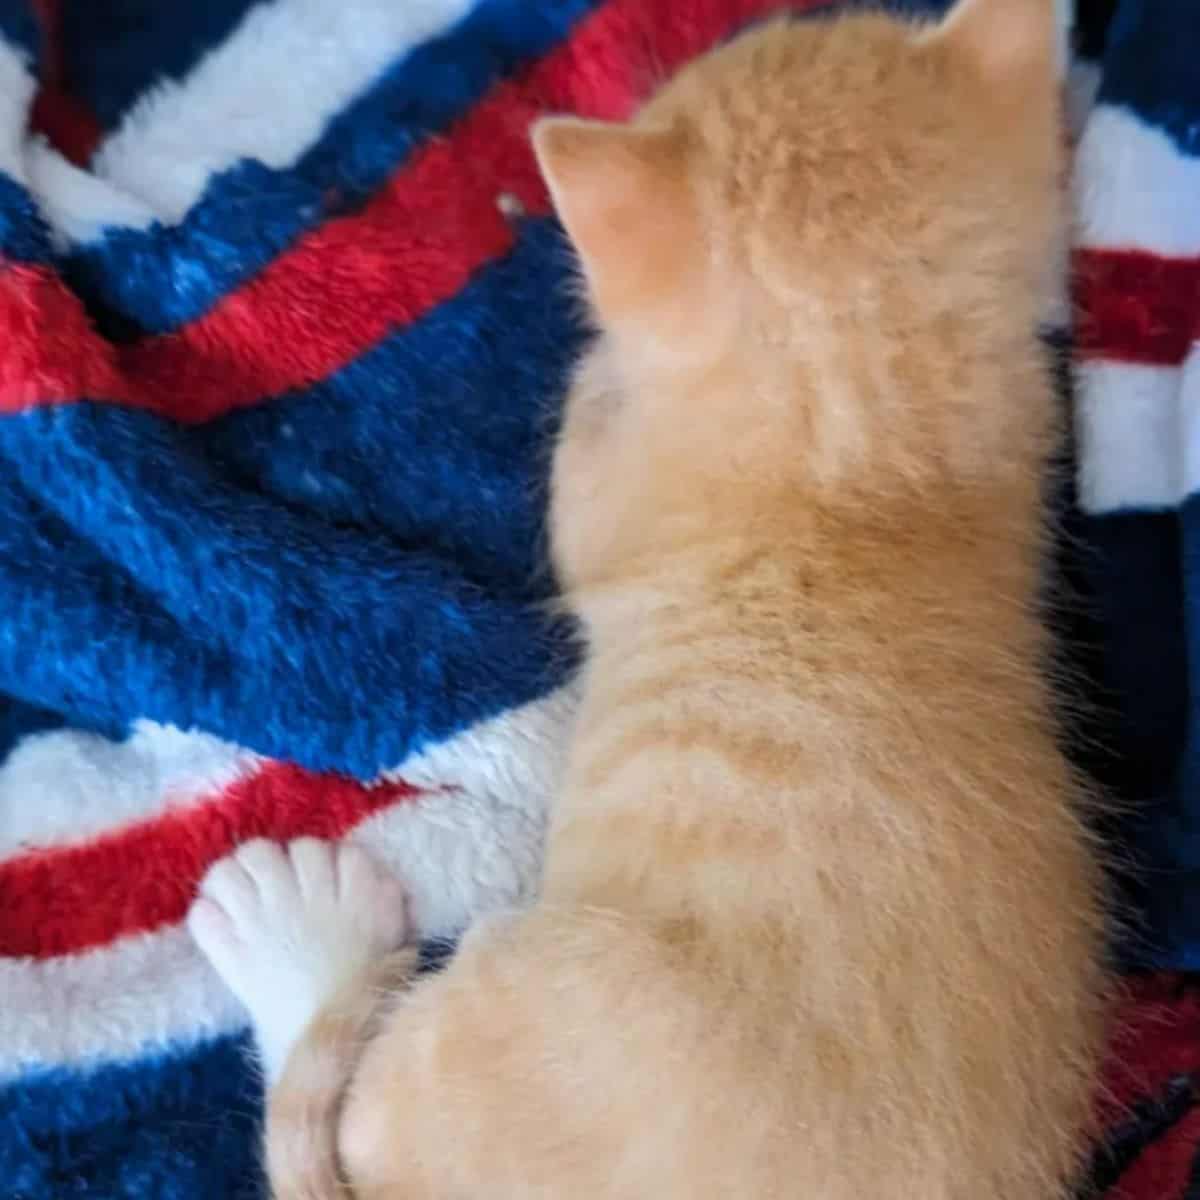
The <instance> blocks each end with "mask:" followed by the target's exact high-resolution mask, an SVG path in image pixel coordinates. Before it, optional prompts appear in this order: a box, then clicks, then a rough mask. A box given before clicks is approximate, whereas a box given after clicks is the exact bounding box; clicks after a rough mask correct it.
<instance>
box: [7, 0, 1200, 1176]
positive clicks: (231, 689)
mask: <svg viewBox="0 0 1200 1200" xmlns="http://www.w3.org/2000/svg"><path fill="white" fill-rule="evenodd" d="M780 6H781V5H780V2H779V0H405V2H403V3H400V2H397V0H338V2H336V3H334V2H333V0H258V2H254V0H179V2H178V3H171V4H163V3H158V2H155V0H0V1194H2V1195H4V1196H5V1197H12V1198H14V1200H18V1198H19V1200H69V1198H71V1197H94V1198H96V1200H101V1198H102V1200H148V1198H150V1197H155V1198H157V1197H162V1198H167V1200H201V1198H204V1200H223V1198H225V1197H231V1198H232V1197H250V1196H254V1195H258V1194H259V1193H260V1189H261V1186H262V1180H261V1174H260V1171H259V1166H258V1158H257V1155H256V1151H255V1145H254V1131H255V1127H256V1123H257V1120H258V1117H259V1111H260V1101H261V1097H260V1095H259V1089H258V1084H257V1082H256V1079H255V1076H254V1072H253V1069H252V1068H251V1066H250V1065H249V1064H248V1062H247V1056H246V1040H245V1021H244V1014H243V1013H242V1012H241V1011H240V1010H239V1008H238V1007H237V1005H236V1003H235V1002H234V1001H233V999H232V998H231V997H230V996H229V995H228V994H227V993H225V991H224V990H223V989H222V987H221V986H220V985H219V983H218V982H217V980H216V979H215V978H214V977H213V976H212V975H211V974H210V973H209V971H208V970H207V969H206V967H205V966H204V965H203V964H202V963H201V962H200V961H199V959H198V958H197V956H196V954H195V953H194V951H193V950H192V948H191V946H190V944H189V943H188V940H187V938H186V937H185V935H184V934H183V932H182V930H181V928H180V920H181V918H182V916H183V914H184V912H185V910H186V907H187V905H188V903H189V900H190V898H191V896H192V894H193V891H194V889H195V885H196V882H197V880H198V879H199V877H200V876H201V874H202V873H203V871H204V870H205V869H206V867H207V866H208V865H209V864H210V863H211V862H212V861H214V860H215V859H216V858H217V857H219V856H221V855H222V854H224V853H226V852H228V850H229V849H230V848H231V847H233V846H234V845H236V844H237V843H238V842H239V841H241V840H243V839H246V838H248V837H252V836H264V835H265V836H271V837H276V838H288V837H294V836H297V835H300V834H315V835H318V836H322V837H353V838H356V839H359V840H361V841H362V842H363V843H364V844H366V845H367V846H369V847H370V848H371V849H372V850H373V851H374V852H375V853H377V854H378V855H380V856H381V857H382V858H384V859H385V860H386V861H387V862H389V863H390V864H392V865H393V866H394V867H396V868H397V869H398V870H399V871H400V872H401V873H402V874H403V875H404V877H405V878H406V880H407V881H408V882H409V884H410V886H411V888H412V890H413V893H414V903H415V911H416V916H417V918H418V920H419V923H420V925H421V928H422V929H423V931H424V932H425V934H426V936H427V938H428V939H429V943H428V945H429V950H430V953H431V956H436V954H437V953H438V952H439V947H444V946H445V945H446V944H447V942H448V941H450V940H452V939H453V937H454V935H455V934H456V933H457V932H458V931H459V930H461V929H462V928H463V927H464V925H466V924H467V922H468V921H469V920H470V919H471V918H472V916H473V915H474V914H476V913H478V912H480V911H483V910H486V909H488V908H490V907H494V906H496V905H500V904H507V903H512V902H520V901H522V900H523V899H525V898H527V897H528V896H530V895H531V894H532V892H533V890H534V889H535V888H536V879H537V870H538V858H539V852H540V846H541V836H542V828H543V818H544V813H545V807H546V803H547V792H548V790H549V781H550V779H551V778H552V775H553V763H554V756H555V753H556V750H557V748H558V747H559V746H560V745H561V741H562V732H563V727H564V723H565V722H566V721H567V720H568V718H569V714H570V709H571V700H572V693H571V683H570V680H571V674H572V667H573V661H572V657H571V652H570V649H569V640H568V639H567V638H565V637H564V631H563V630H562V629H560V628H557V627H555V626H554V625H553V624H551V623H550V622H549V621H548V620H547V619H546V618H545V616H544V607H543V606H542V605H541V603H540V602H541V601H543V600H544V599H545V598H546V597H547V595H548V594H549V593H550V591H551V589H552V581H551V579H550V578H549V577H548V575H547V572H546V570H545V568H544V566H543V560H544V553H543V550H544V547H543V542H542V530H541V516H542V508H543V497H544V490H545V482H546V479H545V477H546V465H547V455H546V446H547V441H548V439H549V438H550V436H552V434H553V429H554V423H555V419H556V404H557V400H558V397H559V396H560V394H561V390H562V384H563V379H564V373H565V371H566V370H567V369H568V366H569V363H570V361H571V359H572V357H573V355H574V354H575V352H576V350H577V348H578V345H579V338H580V330H579V328H578V326H577V323H576V321H575V319H574V316H573V311H574V310H573V308H572V305H571V304H570V303H568V302H567V301H566V300H565V298H564V296H565V292H564V286H563V285H564V280H565V277H566V272H567V266H566V262H567V260H566V254H565V249H564V245H563V242H562V238H561V235H560V233H559V231H558V230H557V228H556V226H555V224H554V223H553V221H552V219H551V217H550V214H549V205H548V201H547V197H546V195H545V193H544V191H543V189H542V188H541V186H540V184H539V182H538V179H537V176H536V173H535V171H534V169H533V163H532V160H531V157H530V154H529V150H528V146H527V144H526V137H525V134H526V129H527V126H528V124H529V121H530V119H531V118H532V117H533V116H534V115H535V114H537V113H538V112H540V111H544V110H560V111H561V110H565V111H574V112H578V113H582V114H586V115H593V116H602V117H619V116H622V115H624V114H626V113H628V112H629V110H630V109H631V108H632V106H633V105H635V104H636V102H637V100H638V98H639V97H640V96H642V95H643V94H644V93H645V92H646V91H647V90H649V89H650V88H651V87H652V86H653V84H654V83H655V81H656V80H658V79H659V78H661V77H662V75H663V74H664V73H666V72H668V71H669V70H671V68H672V67H674V66H675V65H677V64H679V63H681V62H683V61H685V60H686V59H687V58H689V57H691V56H692V55H694V54H697V53H699V52H701V51H703V50H704V49H706V48H707V47H708V46H710V45H712V44H714V43H715V42H717V41H719V40H720V39H722V38H724V37H726V36H728V35H729V34H731V33H732V32H733V31H735V30H736V29H738V28H740V27H741V26H743V25H745V24H746V23H747V22H750V21H753V20H755V19H757V18H759V17H761V16H762V15H764V14H765V13H767V12H769V11H772V10H773V9H775V8H778V7H780ZM896 6H897V7H905V8H910V9H914V10H918V9H922V8H924V9H930V10H932V9H935V8H937V7H940V6H939V5H938V4H936V3H935V2H934V0H929V3H925V4H922V3H919V2H917V0H907V2H906V3H904V4H900V3H899V0H896ZM790 7H793V8H802V7H805V6H804V5H803V4H800V5H796V4H793V5H791V6H790ZM1112 8H1113V5H1111V4H1107V5H1106V4H1099V5H1097V6H1095V8H1094V10H1093V9H1088V10H1086V11H1085V12H1084V13H1083V14H1081V20H1080V23H1079V24H1080V30H1081V34H1080V41H1079V47H1078V49H1079V52H1080V57H1079V64H1078V69H1077V71H1076V74H1075V86H1074V87H1073V91H1072V101H1073V109H1074V111H1075V116H1076V122H1077V129H1078V131H1080V133H1081V139H1080V141H1079V149H1078V172H1077V173H1078V178H1079V183H1080V187H1079V189H1078V208H1079V217H1080V218H1081V219H1080V237H1081V247H1080V249H1079V250H1078V252H1077V266H1078V271H1077V276H1078V287H1077V301H1078V304H1077V309H1078V312H1079V314H1080V319H1079V321H1078V330H1077V337H1076V340H1077V343H1078V351H1077V352H1078V355H1079V360H1080V361H1079V372H1078V374H1079V385H1080V386H1079V391H1078V395H1077V397H1076V401H1075V412H1076V417H1077V419H1076V422H1075V431H1076V435H1077V450H1078V463H1077V467H1078V470H1077V473H1076V479H1077V484H1078V486H1077V489H1075V490H1073V492H1072V495H1070V496H1067V497H1065V498H1064V521H1063V527H1064V530H1065V536H1064V538H1063V539H1062V545H1061V555H1060V559H1061V562H1060V565H1061V568H1062V570H1061V575H1062V578H1063V580H1064V581H1066V582H1067V583H1068V584H1069V588H1068V589H1067V590H1068V591H1069V592H1070V594H1071V595H1072V596H1079V597H1082V598H1083V602H1082V603H1080V604H1077V605H1076V604H1071V605H1066V606H1063V620H1062V632H1063V644H1064V653H1065V656H1066V658H1067V660H1068V661H1069V664H1070V666H1071V669H1072V674H1073V676H1074V677H1075V678H1076V679H1077V680H1079V681H1082V682H1084V683H1085V684H1087V685H1088V686H1089V687H1090V689H1091V691H1092V693H1093V698H1094V700H1095V703H1094V704H1093V705H1092V706H1091V708H1090V709H1089V714H1090V715H1089V716H1088V717H1087V718H1086V719H1085V720H1081V721H1080V722H1079V723H1078V728H1077V730H1076V733H1077V735H1078V736H1077V737H1076V739H1075V744H1076V749H1077V751H1078V753H1079V755H1080V758H1081V761H1083V762H1084V763H1085V765H1087V766H1088V767H1089V769H1091V770H1092V771H1093V772H1094V773H1095V774H1096V775H1097V776H1098V777H1099V778H1100V779H1101V780H1102V781H1103V782H1104V783H1106V784H1107V785H1108V786H1109V787H1110V788H1111V789H1113V791H1114V793H1115V794H1116V795H1118V796H1119V797H1120V798H1121V799H1123V800H1124V801H1126V803H1125V804H1123V805H1122V806H1120V809H1119V813H1120V816H1119V819H1114V820H1113V821H1112V822H1111V825H1112V828H1111V829H1108V830H1107V832H1108V833H1109V835H1110V836H1111V838H1112V840H1113V844H1114V845H1115V846H1117V847H1118V848H1119V849H1120V850H1121V854H1120V855H1119V856H1118V857H1119V862H1120V863H1122V864H1127V869H1125V870H1123V871H1122V872H1120V873H1119V875H1118V883H1119V884H1120V885H1121V886H1122V887H1123V888H1124V894H1125V895H1126V896H1127V897H1129V898H1130V899H1132V900H1133V901H1135V902H1136V903H1137V905H1138V907H1137V909H1136V912H1137V913H1138V914H1140V917H1139V920H1138V921H1137V922H1135V923H1133V924H1132V925H1131V930H1132V934H1131V936H1130V937H1129V938H1128V939H1127V943H1128V944H1127V945H1126V947H1125V961H1126V963H1127V964H1128V966H1129V967H1130V969H1131V970H1133V971H1137V972H1138V973H1136V974H1131V975H1130V982H1129V987H1128V994H1127V996H1126V999H1125V1002H1124V1003H1125V1008H1124V1017H1123V1020H1122V1023H1121V1031H1120V1033H1119V1034H1118V1036H1117V1037H1116V1039H1115V1042H1114V1052H1113V1056H1112V1061H1111V1063H1110V1066H1109V1071H1108V1079H1107V1081H1106V1087H1105V1088H1104V1090H1103V1099H1102V1100H1101V1102H1100V1103H1101V1118H1102V1124H1103V1125H1104V1126H1105V1127H1106V1128H1108V1129H1109V1131H1110V1132H1109V1136H1108V1137H1107V1138H1106V1139H1105V1141H1104V1142H1103V1144H1102V1145H1100V1146H1099V1147H1098V1149H1097V1151H1096V1155H1095V1158H1094V1160H1093V1161H1092V1162H1091V1164H1090V1166H1089V1168H1088V1171H1087V1175H1086V1180H1085V1183H1084V1184H1083V1185H1082V1187H1083V1190H1084V1193H1085V1194H1088V1195H1096V1196H1098V1195H1101V1194H1110V1195H1112V1196H1114V1197H1117V1196H1121V1197H1128V1198H1130V1200H1159V1198H1160V1197H1166V1196H1171V1197H1173V1196H1177V1195H1178V1196H1182V1195H1183V1194H1184V1193H1185V1191H1186V1192H1187V1194H1188V1195H1193V1194H1196V1189H1197V1187H1200V1184H1197V1182H1196V1180H1195V1179H1194V1178H1192V1177H1193V1176H1200V1171H1196V1170H1194V1169H1193V1166H1192V1150H1191V1147H1192V1144H1193V1143H1194V1142H1195V1141H1196V1140H1197V1137H1200V1111H1198V1110H1197V1109H1196V1098H1197V1095H1200V1082H1198V1081H1200V1075H1198V1074H1197V1072H1200V993H1198V992H1197V991H1196V990H1195V988H1194V987H1193V985H1192V982H1191V980H1190V978H1189V977H1188V976H1186V975H1183V974H1179V973H1175V974H1167V973H1164V972H1166V971H1168V970H1170V969H1175V970H1176V971H1178V969H1180V968H1186V967H1193V966H1197V965H1198V964H1200V916H1197V913H1200V907H1197V905H1196V904H1195V899H1196V890H1195V889H1196V878H1195V870H1196V867H1197V865H1198V860H1200V846H1198V845H1197V842H1196V837H1195V833H1194V814H1195V812H1196V795H1195V787H1194V780H1193V775H1194V773H1195V771H1196V763H1197V762H1198V761H1200V760H1197V759H1196V757H1195V754H1196V751H1195V743H1194V741H1193V738H1192V736H1191V735H1192V725H1191V722H1190V717H1191V713H1192V710H1191V707H1190V705H1189V687H1188V680H1189V661H1190V660H1189V656H1190V655H1194V654H1195V653H1196V649H1195V645H1194V641H1195V639H1194V638H1193V637H1192V636H1191V634H1192V633H1193V630H1192V626H1191V622H1190V616H1191V613H1192V611H1193V609H1192V606H1191V605H1190V600H1191V598H1192V594H1193V590H1192V589H1191V587H1190V584H1191V582H1192V579H1193V576H1194V572H1195V553H1194V551H1193V552H1189V550H1190V549H1191V548H1192V544H1193V542H1194V541H1195V537H1196V528H1197V526H1196V521H1195V519H1194V512H1193V509H1194V500H1192V499H1190V498H1189V497H1191V496H1192V493H1193V492H1194V491H1195V490H1196V487H1197V480H1198V479H1200V476H1198V474H1197V472H1198V471H1200V467H1198V466H1197V464H1198V463H1200V456H1198V455H1197V454H1196V452H1195V439H1196V437H1197V436H1200V431H1198V430H1197V427H1196V424H1195V421H1196V412H1195V410H1196V409H1197V406H1198V405H1200V365H1197V363H1196V362H1195V361H1193V360H1194V359H1195V358H1196V354H1195V351H1191V358H1189V346H1190V344H1191V342H1192V339H1193V338H1194V337H1195V336H1196V334H1197V332H1198V331H1200V325H1198V324H1197V319H1198V314H1200V302H1198V300H1197V289H1198V281H1200V257H1198V255H1200V223H1198V214H1200V204H1198V203H1197V195H1198V194H1200V167H1198V166H1197V163H1200V134H1198V131H1200V73H1198V72H1196V71H1195V67H1194V64H1195V63H1196V62H1198V61H1200V15H1198V14H1196V13H1195V12H1194V10H1192V9H1191V8H1190V6H1187V5H1178V4H1173V3H1171V0H1123V2H1122V3H1121V4H1120V6H1119V11H1118V12H1117V14H1116V16H1115V18H1113V19H1111V20H1110V17H1112V14H1111V11H1109V10H1111V9H1112ZM980 153H986V147H981V148H980ZM1052 340H1054V341H1056V343H1057V344H1058V345H1059V346H1060V347H1061V346H1062V345H1064V344H1066V340H1067V336H1066V333H1065V328H1064V329H1060V330H1059V331H1058V332H1057V334H1056V337H1055V338H1054V339H1052ZM1076 493H1077V494H1076ZM1189 518H1192V519H1189ZM1189 1179H1191V1182H1190V1183H1189ZM1188 1189H1190V1190H1188Z"/></svg>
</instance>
